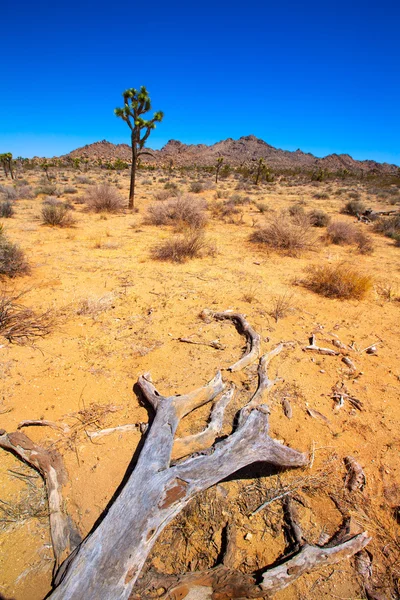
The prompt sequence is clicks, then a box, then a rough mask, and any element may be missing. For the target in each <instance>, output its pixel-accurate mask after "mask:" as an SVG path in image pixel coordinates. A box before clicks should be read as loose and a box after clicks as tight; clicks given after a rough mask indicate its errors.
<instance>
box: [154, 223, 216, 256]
mask: <svg viewBox="0 0 400 600" xmlns="http://www.w3.org/2000/svg"><path fill="white" fill-rule="evenodd" d="M213 254H215V248H214V247H213V246H212V244H210V243H209V242H208V241H207V240H206V238H205V235H204V232H203V231H201V230H188V231H186V232H185V233H184V234H182V235H178V236H174V237H172V238H170V239H168V240H165V241H164V242H162V243H160V244H158V245H157V246H155V247H154V248H153V249H152V251H151V256H152V258H154V259H155V260H163V261H171V262H177V263H183V262H186V260H188V259H190V258H198V257H202V256H206V255H213Z"/></svg>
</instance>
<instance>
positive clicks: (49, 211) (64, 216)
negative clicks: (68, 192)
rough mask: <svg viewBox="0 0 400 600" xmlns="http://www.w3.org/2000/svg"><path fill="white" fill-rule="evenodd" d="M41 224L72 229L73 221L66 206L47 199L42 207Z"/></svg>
mask: <svg viewBox="0 0 400 600" xmlns="http://www.w3.org/2000/svg"><path fill="white" fill-rule="evenodd" d="M42 223H43V224H44V225H51V226H52V227H72V225H73V224H74V223H75V221H74V219H73V217H72V215H71V208H70V207H69V206H68V205H67V204H65V203H64V202H60V201H58V200H56V199H55V198H49V199H48V200H46V201H45V202H44V203H43V206H42Z"/></svg>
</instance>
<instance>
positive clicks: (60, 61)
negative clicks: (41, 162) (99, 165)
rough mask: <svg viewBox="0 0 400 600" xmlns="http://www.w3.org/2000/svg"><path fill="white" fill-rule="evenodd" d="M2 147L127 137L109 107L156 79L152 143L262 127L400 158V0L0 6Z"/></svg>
mask: <svg viewBox="0 0 400 600" xmlns="http://www.w3.org/2000/svg"><path fill="white" fill-rule="evenodd" d="M1 16H2V33H1V36H0V48H1V51H2V54H1V55H2V66H1V90H0V152H6V151H11V152H13V154H14V155H15V156H17V155H22V156H33V155H39V156H43V155H46V156H53V155H60V154H63V153H66V152H69V151H70V150H72V149H74V148H76V147H77V146H81V145H84V144H87V143H91V142H94V141H98V140H102V139H107V140H109V141H112V142H128V141H129V136H128V128H127V126H126V125H125V123H123V122H122V121H121V120H120V119H117V118H116V117H115V116H114V114H113V109H114V108H115V107H116V106H119V105H120V104H121V93H122V91H123V90H124V89H125V88H127V87H139V86H140V85H146V86H147V88H148V90H149V91H150V94H151V98H152V101H153V108H154V109H155V110H158V109H161V110H163V111H164V112H165V119H164V121H163V122H162V123H161V124H160V125H159V126H158V127H157V130H156V131H155V132H153V134H152V136H151V138H150V140H149V144H148V145H149V146H150V147H154V148H159V147H161V146H162V145H163V144H165V143H166V142H167V141H168V140H169V139H172V138H173V139H179V140H181V141H183V142H186V143H214V142H216V141H219V140H221V139H225V138H227V137H232V138H238V137H240V136H242V135H248V134H254V135H256V136H258V137H261V138H262V139H264V140H265V141H267V142H268V143H270V144H272V145H273V146H276V147H279V148H284V149H288V150H296V149H297V148H301V149H302V150H304V151H307V152H312V153H314V154H316V155H317V156H323V155H326V154H329V153H331V152H337V153H341V152H343V153H349V154H351V155H353V156H354V157H355V158H360V159H361V158H371V159H375V160H379V161H387V162H394V163H396V164H399V165H400V145H399V140H400V118H399V112H398V107H399V104H400V103H399V95H400V76H399V64H400V60H399V59H400V44H399V29H400V28H399V25H400V3H399V2H398V1H395V0H390V1H389V0H381V1H380V2H376V1H375V2H372V1H371V0H364V1H360V0H353V1H349V0H347V2H344V1H342V0H339V1H337V2H329V3H328V2H323V1H322V2H321V0H319V1H318V2H316V1H307V0H304V2H300V1H296V2H294V1H286V0H281V2H280V3H278V2H269V1H258V0H256V1H255V0H250V1H249V2H247V3H246V2H240V3H239V2H236V1H226V0H219V1H214V2H211V1H210V0H202V1H201V2H198V3H196V2H188V1H187V0H185V1H175V0H170V1H169V2H158V1H157V0H155V1H154V2H152V3H148V4H145V3H143V2H142V3H138V2H135V1H132V2H124V3H111V2H104V1H103V0H96V2H94V1H92V0H81V1H80V2H77V1H76V0H70V1H68V2H63V1H62V0H61V1H60V2H54V0H53V1H52V2H49V1H48V0H44V1H40V0H39V1H38V2H31V1H29V2H28V1H26V0H20V1H19V2H18V3H17V2H15V3H11V2H9V3H6V4H5V5H4V6H3V7H2V11H1Z"/></svg>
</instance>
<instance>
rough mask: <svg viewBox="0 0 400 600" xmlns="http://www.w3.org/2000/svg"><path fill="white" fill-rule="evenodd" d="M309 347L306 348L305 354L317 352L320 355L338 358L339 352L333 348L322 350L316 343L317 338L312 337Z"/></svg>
mask: <svg viewBox="0 0 400 600" xmlns="http://www.w3.org/2000/svg"><path fill="white" fill-rule="evenodd" d="M309 342H310V343H309V345H308V346H304V348H303V350H304V351H305V352H317V353H318V354H328V355H329V356H337V355H338V354H339V352H336V351H335V350H332V349H331V348H320V347H319V346H317V345H316V343H315V336H314V335H312V336H311V337H310V340H309Z"/></svg>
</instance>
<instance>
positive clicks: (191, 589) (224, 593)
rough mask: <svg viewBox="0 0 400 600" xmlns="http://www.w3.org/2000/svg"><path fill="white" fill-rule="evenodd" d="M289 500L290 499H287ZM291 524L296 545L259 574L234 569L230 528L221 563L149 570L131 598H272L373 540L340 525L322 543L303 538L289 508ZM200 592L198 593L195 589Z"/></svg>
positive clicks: (223, 599) (225, 599) (234, 555)
mask: <svg viewBox="0 0 400 600" xmlns="http://www.w3.org/2000/svg"><path fill="white" fill-rule="evenodd" d="M287 502H288V503H289V502H290V500H287ZM288 511H289V516H288V517H287V519H288V526H289V528H290V529H292V532H291V534H290V535H291V539H292V545H293V547H294V548H295V549H294V551H292V552H291V553H290V554H289V555H288V556H286V557H283V558H282V559H281V561H280V562H279V564H278V565H277V566H275V567H271V568H266V569H265V570H264V571H263V572H262V573H261V575H260V573H259V572H258V573H257V574H250V575H248V574H244V573H242V572H241V571H239V570H238V569H235V568H234V567H235V558H236V553H235V548H236V544H235V535H234V530H232V528H230V530H229V533H230V535H229V537H228V544H227V549H226V552H225V555H224V556H223V558H222V564H220V565H217V566H216V567H214V568H213V569H208V570H207V571H202V572H193V573H185V574H183V575H164V574H161V573H158V572H157V571H154V570H150V571H149V572H148V573H146V575H145V576H144V577H143V578H142V579H141V580H139V582H138V586H137V587H136V589H135V591H134V593H133V595H132V596H131V600H150V599H153V598H161V599H162V600H184V598H187V600H189V598H204V599H208V598H210V599H211V598H213V599H215V600H235V599H237V600H247V599H251V598H270V597H271V596H273V595H274V594H276V593H277V592H279V591H280V590H283V589H284V588H286V587H288V586H289V585H291V584H292V583H294V581H296V579H298V578H299V577H301V575H304V574H305V573H310V572H312V571H314V570H316V569H320V568H321V567H324V566H327V565H332V564H335V563H338V562H340V561H342V560H346V559H349V558H351V557H352V556H354V555H355V554H356V553H358V552H360V551H362V549H363V548H364V547H365V546H366V545H367V544H368V543H369V542H370V540H371V538H369V537H368V534H367V533H366V532H364V533H360V534H358V535H355V536H353V537H351V536H348V535H347V536H343V535H342V531H341V529H339V531H338V532H337V533H336V534H335V535H334V536H333V537H332V538H331V539H330V540H329V541H328V542H327V543H326V544H325V545H322V546H312V545H310V544H307V543H305V542H303V539H302V532H301V529H300V527H299V525H298V523H297V521H296V519H295V518H294V517H293V513H292V509H291V508H289V509H288ZM196 592H197V594H198V595H197V596H196V594H195V593H196Z"/></svg>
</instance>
